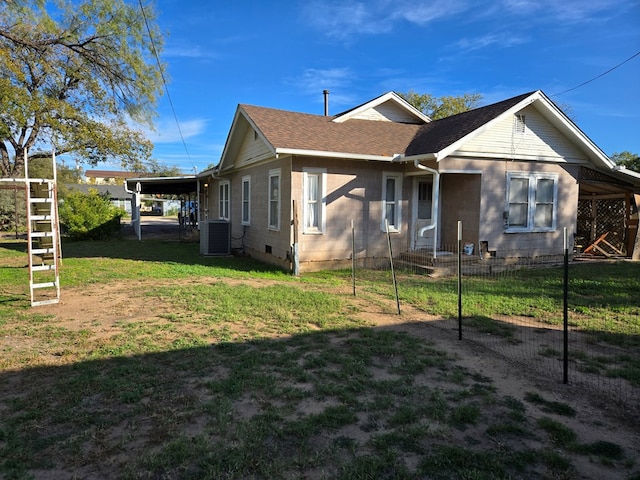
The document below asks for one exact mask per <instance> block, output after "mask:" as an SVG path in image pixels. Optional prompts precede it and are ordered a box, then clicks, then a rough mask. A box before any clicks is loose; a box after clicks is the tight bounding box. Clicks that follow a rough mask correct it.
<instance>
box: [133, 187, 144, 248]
mask: <svg viewBox="0 0 640 480" xmlns="http://www.w3.org/2000/svg"><path fill="white" fill-rule="evenodd" d="M141 192H142V185H140V182H137V183H136V193H134V194H133V198H134V199H135V201H134V202H133V211H132V212H131V216H132V218H131V221H132V223H133V229H134V230H135V232H136V235H137V236H138V240H142V225H140V196H141V195H142V193H141Z"/></svg>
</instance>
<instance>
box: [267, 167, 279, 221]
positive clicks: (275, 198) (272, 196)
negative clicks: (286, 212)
mask: <svg viewBox="0 0 640 480" xmlns="http://www.w3.org/2000/svg"><path fill="white" fill-rule="evenodd" d="M272 178H277V179H278V187H277V189H276V192H272V191H271V179H272ZM267 190H268V197H267V212H268V215H267V216H268V227H269V230H280V217H281V216H282V203H281V201H280V199H281V197H282V175H281V170H280V169H279V168H275V169H273V170H269V186H268V188H267ZM273 202H275V204H276V218H272V215H271V207H272V204H273Z"/></svg>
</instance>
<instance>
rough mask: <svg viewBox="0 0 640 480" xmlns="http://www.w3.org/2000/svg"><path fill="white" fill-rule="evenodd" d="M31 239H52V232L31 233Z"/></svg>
mask: <svg viewBox="0 0 640 480" xmlns="http://www.w3.org/2000/svg"><path fill="white" fill-rule="evenodd" d="M31 236H32V237H53V232H31Z"/></svg>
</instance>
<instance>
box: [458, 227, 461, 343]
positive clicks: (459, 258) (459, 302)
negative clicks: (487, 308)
mask: <svg viewBox="0 0 640 480" xmlns="http://www.w3.org/2000/svg"><path fill="white" fill-rule="evenodd" d="M458 340H462V221H461V220H458Z"/></svg>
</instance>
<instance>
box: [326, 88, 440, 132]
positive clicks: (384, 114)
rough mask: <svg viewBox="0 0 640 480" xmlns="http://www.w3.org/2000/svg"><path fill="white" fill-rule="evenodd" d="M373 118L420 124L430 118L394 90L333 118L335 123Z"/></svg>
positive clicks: (428, 120)
mask: <svg viewBox="0 0 640 480" xmlns="http://www.w3.org/2000/svg"><path fill="white" fill-rule="evenodd" d="M353 119H358V120H373V121H384V122H395V123H411V124H416V125H421V124H425V123H429V122H430V121H431V119H430V118H429V117H428V116H427V115H425V114H424V113H422V112H421V111H420V110H418V109H417V108H415V107H414V106H413V105H411V104H410V103H409V102H407V101H406V100H404V99H403V98H402V97H400V96H399V95H398V94H396V93H394V92H388V93H385V94H384V95H381V96H379V97H377V98H374V99H373V100H370V101H368V102H366V103H363V104H362V105H358V106H357V107H354V108H352V109H350V110H347V111H345V112H342V113H339V114H338V115H336V116H335V117H334V118H333V121H334V122H336V123H343V122H346V121H348V120H353Z"/></svg>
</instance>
